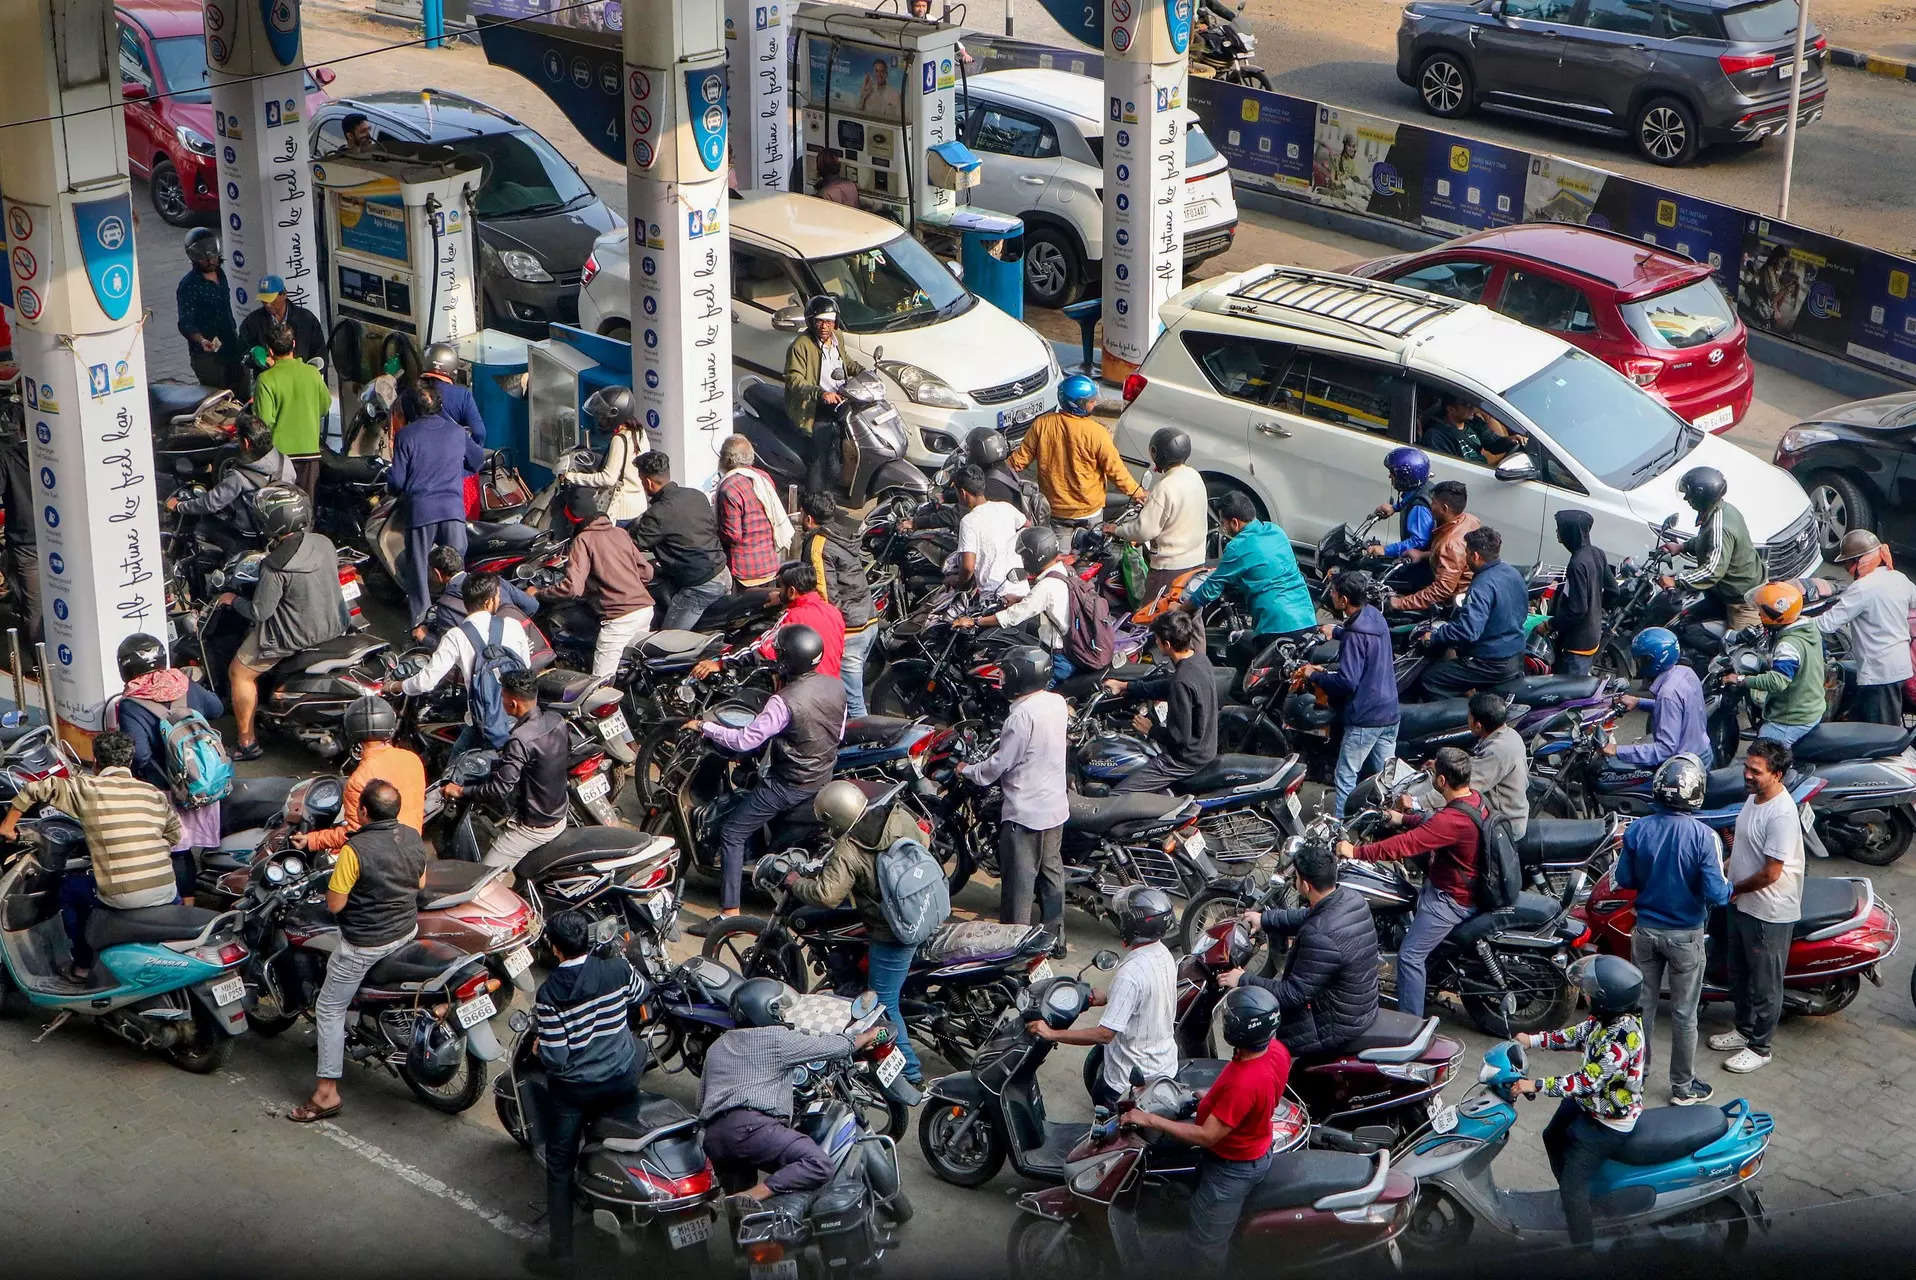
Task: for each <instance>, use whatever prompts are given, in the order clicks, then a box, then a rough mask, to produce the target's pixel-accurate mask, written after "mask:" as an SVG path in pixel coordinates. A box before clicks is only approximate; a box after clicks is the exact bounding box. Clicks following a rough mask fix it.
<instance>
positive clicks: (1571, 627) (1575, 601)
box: [1550, 509, 1610, 654]
mask: <svg viewBox="0 0 1916 1280" xmlns="http://www.w3.org/2000/svg"><path fill="white" fill-rule="evenodd" d="M1590 525H1591V516H1590V513H1589V512H1588V511H1581V510H1576V509H1571V510H1566V511H1559V512H1557V541H1559V542H1561V543H1562V544H1563V545H1564V549H1565V550H1567V551H1568V552H1570V566H1569V568H1567V569H1566V570H1564V575H1563V586H1562V587H1560V588H1558V590H1557V603H1556V608H1555V610H1554V611H1553V613H1552V621H1551V624H1550V625H1551V629H1552V630H1553V631H1554V632H1555V633H1556V639H1557V647H1558V648H1559V649H1561V650H1563V651H1564V652H1566V653H1576V654H1589V653H1595V652H1596V651H1597V644H1598V642H1599V641H1600V640H1601V638H1602V635H1603V593H1604V590H1605V588H1606V587H1608V586H1609V583H1610V561H1609V559H1608V558H1607V557H1606V556H1605V555H1604V554H1603V548H1601V547H1599V546H1596V545H1595V544H1593V543H1592V542H1591V541H1590Z"/></svg>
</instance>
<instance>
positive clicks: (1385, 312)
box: [1226, 266, 1468, 338]
mask: <svg viewBox="0 0 1916 1280" xmlns="http://www.w3.org/2000/svg"><path fill="white" fill-rule="evenodd" d="M1228 289H1229V292H1228V294H1227V295H1226V296H1227V297H1228V298H1229V299H1230V300H1231V301H1234V302H1248V303H1255V304H1258V305H1261V306H1273V307H1286V308H1288V309H1290V310H1292V311H1302V312H1305V313H1306V314H1308V315H1313V316H1321V317H1323V318H1325V319H1327V320H1336V321H1339V322H1341V323H1342V324H1344V325H1345V326H1347V327H1348V328H1350V329H1353V330H1357V331H1359V332H1360V334H1362V335H1364V336H1371V335H1381V336H1386V337H1392V338H1402V337H1406V336H1408V335H1409V334H1411V333H1412V332H1414V331H1415V330H1416V329H1417V328H1418V327H1419V326H1421V325H1424V324H1427V323H1429V322H1430V321H1432V320H1435V319H1438V318H1440V317H1442V316H1446V315H1449V314H1450V313H1451V312H1453V311H1457V310H1459V309H1460V308H1462V307H1464V306H1466V305H1468V304H1466V303H1463V302H1460V301H1458V300H1457V299H1455V298H1440V297H1438V296H1436V295H1435V294H1430V293H1424V292H1422V291H1420V290H1417V289H1408V288H1405V287H1403V286H1402V285H1394V284H1386V283H1384V282H1383V281H1381V280H1365V279H1363V278H1361V277H1358V276H1344V275H1337V274H1335V273H1333V272H1327V271H1307V270H1305V269H1303V268H1301V267H1281V266H1270V267H1264V268H1256V269H1253V270H1251V271H1247V272H1245V273H1244V274H1243V275H1241V276H1239V277H1238V278H1237V279H1236V280H1233V281H1231V283H1230V285H1229V286H1228Z"/></svg>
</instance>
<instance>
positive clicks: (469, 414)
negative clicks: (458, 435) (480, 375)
mask: <svg viewBox="0 0 1916 1280" xmlns="http://www.w3.org/2000/svg"><path fill="white" fill-rule="evenodd" d="M419 376H420V377H421V378H431V379H432V380H433V382H434V383H436V384H438V387H439V402H440V410H439V411H440V412H441V413H443V414H445V415H446V416H447V417H448V418H451V419H452V420H453V421H454V422H456V423H458V424H459V425H460V426H462V427H464V428H465V429H466V430H467V431H468V432H470V433H471V435H472V438H473V439H474V440H476V441H477V442H478V443H479V444H480V445H481V446H482V447H483V446H484V445H485V443H486V420H485V419H484V418H483V417H481V416H480V414H479V401H478V399H477V398H476V397H475V396H474V395H473V394H472V389H471V388H470V387H467V386H465V385H463V384H462V383H461V382H460V381H459V349H458V348H457V347H455V346H453V345H452V344H451V343H450V342H435V343H433V344H432V345H431V346H430V347H427V348H426V367H425V368H424V369H421V370H420V371H419Z"/></svg>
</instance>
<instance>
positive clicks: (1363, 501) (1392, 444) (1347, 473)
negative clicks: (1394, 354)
mask: <svg viewBox="0 0 1916 1280" xmlns="http://www.w3.org/2000/svg"><path fill="white" fill-rule="evenodd" d="M1409 406H1410V395H1409V386H1408V384H1407V383H1406V382H1405V380H1404V377H1403V373H1402V370H1400V369H1399V368H1398V367H1397V366H1396V365H1394V364H1388V363H1385V362H1383V361H1373V360H1365V359H1361V358H1359V357H1356V356H1347V355H1342V354H1338V353H1333V352H1325V351H1311V350H1306V349H1299V350H1297V351H1296V352H1295V353H1294V354H1293V356H1292V359H1291V360H1290V361H1289V363H1288V364H1287V366H1286V367H1285V369H1284V372H1283V374H1282V375H1281V377H1280V379H1279V384H1278V388H1277V392H1276V395H1275V396H1274V397H1273V398H1272V400H1271V404H1270V408H1269V410H1268V411H1267V412H1264V413H1259V414H1254V415H1253V416H1252V420H1251V437H1250V439H1251V466H1252V469H1253V471H1254V472H1255V473H1256V474H1257V476H1258V478H1259V479H1260V480H1263V481H1264V483H1265V484H1266V485H1267V486H1268V487H1270V488H1272V489H1273V490H1274V491H1279V492H1283V493H1285V494H1286V495H1287V496H1286V497H1285V498H1284V499H1282V500H1281V502H1280V507H1281V510H1280V511H1279V512H1278V513H1277V515H1278V518H1279V519H1281V520H1283V522H1284V528H1285V531H1286V532H1288V533H1289V534H1290V535H1291V536H1292V537H1293V538H1296V539H1298V540H1299V541H1302V542H1310V543H1315V542H1317V541H1318V540H1319V539H1321V538H1322V537H1323V536H1324V535H1325V534H1326V533H1328V532H1329V531H1330V530H1331V529H1332V527H1334V526H1336V525H1338V524H1341V523H1343V522H1345V521H1350V522H1352V523H1355V522H1356V521H1357V520H1359V519H1361V518H1362V517H1363V516H1364V514H1365V513H1366V512H1368V511H1369V510H1370V509H1371V508H1373V507H1375V506H1376V505H1377V504H1378V503H1379V502H1382V501H1383V500H1384V499H1386V498H1388V497H1389V496H1390V484H1389V481H1388V480H1387V479H1386V477H1385V472H1384V458H1385V456H1386V455H1387V454H1389V453H1390V451H1391V450H1392V449H1395V448H1397V447H1398V446H1400V445H1403V444H1408V443H1409V442H1410V417H1409Z"/></svg>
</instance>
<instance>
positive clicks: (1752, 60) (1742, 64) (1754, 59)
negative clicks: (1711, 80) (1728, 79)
mask: <svg viewBox="0 0 1916 1280" xmlns="http://www.w3.org/2000/svg"><path fill="white" fill-rule="evenodd" d="M1716 63H1717V65H1718V66H1720V67H1722V68H1723V74H1724V75H1726V76H1733V75H1735V74H1736V73H1737V72H1739V71H1761V70H1762V69H1763V68H1765V67H1773V66H1775V65H1776V55H1775V54H1770V53H1722V54H1718V55H1717V59H1716Z"/></svg>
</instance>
